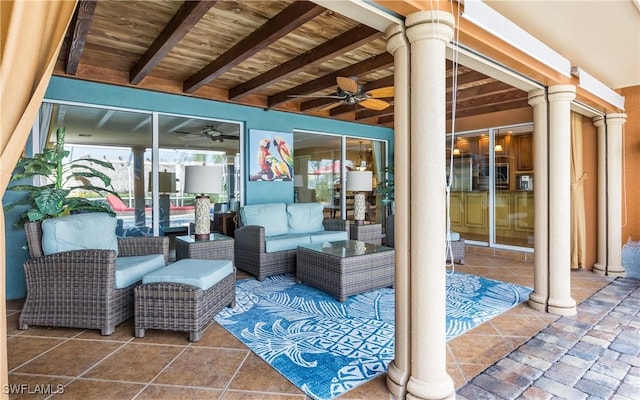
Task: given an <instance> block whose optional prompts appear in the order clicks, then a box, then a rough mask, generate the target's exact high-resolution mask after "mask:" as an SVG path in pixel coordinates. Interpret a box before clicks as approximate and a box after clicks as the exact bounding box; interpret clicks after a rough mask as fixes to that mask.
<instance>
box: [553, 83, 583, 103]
mask: <svg viewBox="0 0 640 400" xmlns="http://www.w3.org/2000/svg"><path fill="white" fill-rule="evenodd" d="M548 98H549V102H554V101H571V100H573V99H575V98H576V87H575V86H574V85H554V86H549V95H548Z"/></svg>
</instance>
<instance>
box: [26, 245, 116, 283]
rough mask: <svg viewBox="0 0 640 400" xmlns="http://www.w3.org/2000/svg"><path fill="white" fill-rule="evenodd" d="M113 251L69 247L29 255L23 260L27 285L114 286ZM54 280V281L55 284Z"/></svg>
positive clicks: (114, 259) (114, 257) (114, 255)
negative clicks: (68, 249)
mask: <svg viewBox="0 0 640 400" xmlns="http://www.w3.org/2000/svg"><path fill="white" fill-rule="evenodd" d="M115 265H116V252H115V251H113V250H72V251H65V252H61V253H55V254H49V255H46V256H42V257H35V258H31V259H29V260H27V261H25V263H24V271H25V276H26V280H27V288H29V286H32V285H40V286H42V285H52V286H55V285H57V288H56V290H60V287H59V286H60V285H66V286H69V287H75V288H78V287H94V288H98V287H101V288H103V287H104V288H113V287H114V286H115V270H116V268H115ZM54 284H55V285H54Z"/></svg>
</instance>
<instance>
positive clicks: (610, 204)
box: [605, 114, 627, 276]
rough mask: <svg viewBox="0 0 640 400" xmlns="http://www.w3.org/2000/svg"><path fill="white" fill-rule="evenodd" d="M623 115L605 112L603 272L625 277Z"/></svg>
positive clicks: (625, 116) (624, 119)
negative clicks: (605, 179)
mask: <svg viewBox="0 0 640 400" xmlns="http://www.w3.org/2000/svg"><path fill="white" fill-rule="evenodd" d="M626 119H627V115H626V114H607V115H606V118H605V121H606V123H607V237H608V242H607V275H608V276H625V274H626V271H625V269H624V267H623V266H622V155H623V153H624V149H623V148H622V125H624V123H625V121H626Z"/></svg>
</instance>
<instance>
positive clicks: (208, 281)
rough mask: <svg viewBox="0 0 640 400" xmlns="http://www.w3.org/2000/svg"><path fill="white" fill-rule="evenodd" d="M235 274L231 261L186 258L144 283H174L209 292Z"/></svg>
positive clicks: (160, 271)
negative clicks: (208, 290) (212, 287)
mask: <svg viewBox="0 0 640 400" xmlns="http://www.w3.org/2000/svg"><path fill="white" fill-rule="evenodd" d="M232 272H233V262H232V261H230V260H197V259H191V258H185V259H182V260H180V261H177V262H175V263H173V264H171V265H169V266H167V267H165V268H162V269H159V270H157V271H154V272H152V273H150V274H147V275H145V276H144V279H142V283H158V282H173V283H181V284H184V285H191V286H196V287H199V288H200V289H202V290H207V289H209V288H210V287H211V286H213V285H215V284H216V283H218V282H220V281H221V280H222V279H224V278H225V277H226V276H227V275H229V274H231V273H232Z"/></svg>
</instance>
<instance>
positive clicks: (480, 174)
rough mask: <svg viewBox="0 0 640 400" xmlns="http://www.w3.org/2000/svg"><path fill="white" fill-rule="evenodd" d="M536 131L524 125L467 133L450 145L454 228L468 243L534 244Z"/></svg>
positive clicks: (517, 245)
mask: <svg viewBox="0 0 640 400" xmlns="http://www.w3.org/2000/svg"><path fill="white" fill-rule="evenodd" d="M532 130H533V125H532V124H523V125H517V126H509V127H500V128H491V129H488V130H481V131H473V132H463V133H459V134H456V135H455V138H454V141H453V146H447V147H448V148H447V158H446V160H445V162H446V164H447V171H448V177H449V179H450V181H451V195H450V221H451V230H452V231H456V232H459V233H460V234H461V236H462V237H464V238H465V240H467V241H468V242H471V243H474V244H480V245H488V246H491V247H501V248H510V247H515V248H533V229H534V226H533V216H534V213H533V212H534V206H533V196H534V191H533V175H534V165H533V135H532ZM449 138H451V137H450V136H449ZM447 143H451V142H450V141H448V142H447Z"/></svg>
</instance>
